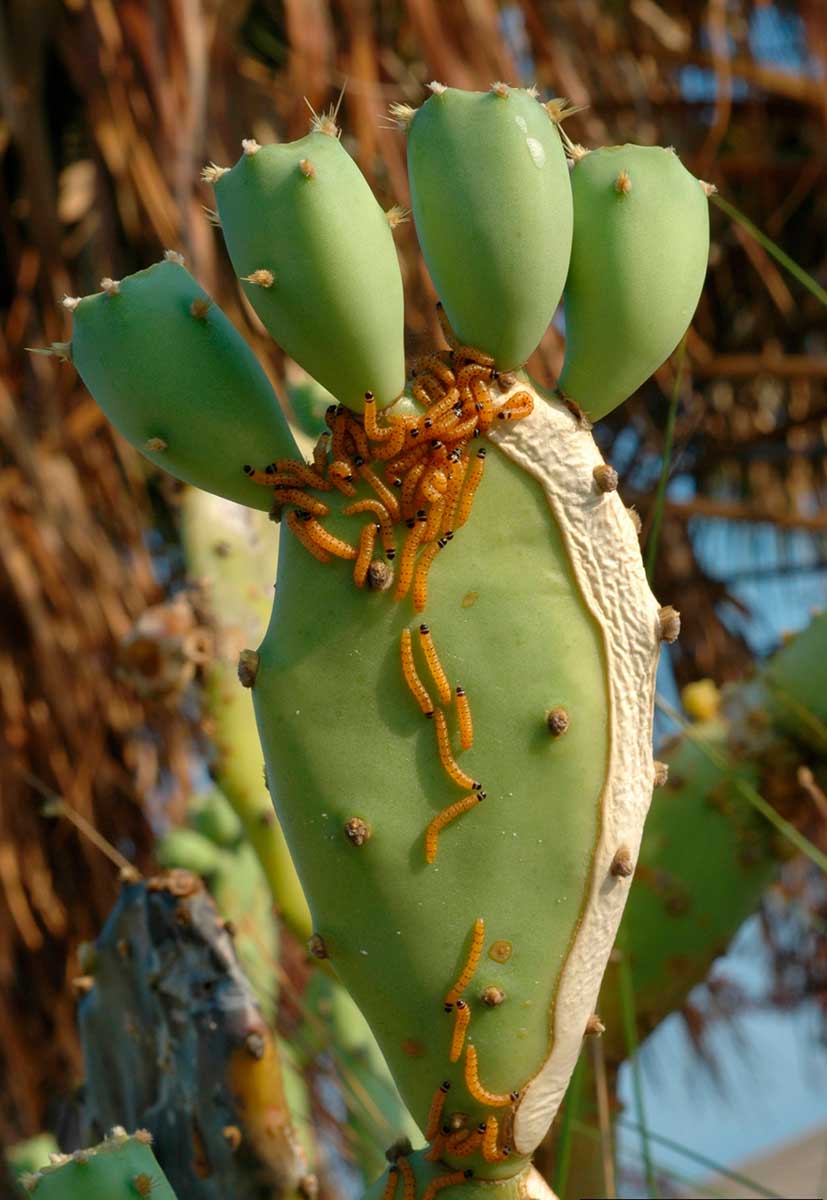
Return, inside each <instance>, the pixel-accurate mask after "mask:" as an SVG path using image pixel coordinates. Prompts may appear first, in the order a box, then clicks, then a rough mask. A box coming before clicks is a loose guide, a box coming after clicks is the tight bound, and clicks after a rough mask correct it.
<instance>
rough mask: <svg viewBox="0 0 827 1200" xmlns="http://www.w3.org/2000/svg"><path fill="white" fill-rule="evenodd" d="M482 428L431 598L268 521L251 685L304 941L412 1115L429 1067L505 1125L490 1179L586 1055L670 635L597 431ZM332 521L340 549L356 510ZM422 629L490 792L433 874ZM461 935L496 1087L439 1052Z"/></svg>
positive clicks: (552, 425) (462, 1102) (470, 1115)
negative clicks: (374, 1042)
mask: <svg viewBox="0 0 827 1200" xmlns="http://www.w3.org/2000/svg"><path fill="white" fill-rule="evenodd" d="M518 386H519V387H522V385H518ZM493 440H494V439H492V441H493ZM495 440H496V447H495V446H494V445H492V448H491V449H490V450H489V452H488V458H487V459H486V462H487V463H488V465H487V466H486V468H485V479H484V482H483V484H482V486H481V487H480V488H479V491H478V493H477V499H476V501H475V504H474V508H473V512H472V514H471V517H470V519H469V520H468V522H467V524H466V525H464V527H463V528H462V529H461V530H459V531H458V532H457V534H456V536H455V538H454V539H453V540H452V541H451V542H450V544H449V547H448V548H447V549H446V550H445V552H444V553H443V554H441V555H440V556H439V557H438V558H437V559H436V560H435V562H434V565H433V568H432V571H431V584H430V587H429V591H428V598H427V603H426V605H425V608H424V610H423V611H422V613H421V615H415V614H414V612H413V610H412V606H411V602H410V599H409V598H408V599H405V600H404V601H402V602H400V603H396V602H395V600H394V593H393V591H374V592H370V591H359V590H358V589H356V588H354V586H353V579H352V568H351V566H350V565H349V564H348V563H345V562H342V561H341V560H338V561H336V562H334V563H329V564H321V563H318V562H317V561H316V560H315V559H314V558H311V557H310V556H309V555H308V554H307V552H306V550H305V549H304V548H303V546H301V545H300V544H299V542H298V541H297V539H296V538H295V537H294V536H292V534H291V535H287V534H286V533H285V535H284V536H282V539H281V549H280V563H279V576H278V587H277V589H276V601H275V608H274V612H273V617H272V620H271V623H270V627H269V629H268V632H267V635H266V637H265V639H264V642H263V644H262V645H261V647H260V650H259V660H258V670H257V674H256V678H255V682H254V686H253V700H254V704H255V709H256V716H257V720H258V726H259V731H260V735H261V738H262V743H263V745H264V748H265V753H266V759H267V769H268V776H269V778H270V781H271V787H272V791H273V796H274V800H275V802H276V805H277V808H278V812H279V815H280V817H281V820H282V824H283V826H284V828H285V832H286V835H287V838H288V842H289V843H290V845H291V849H292V850H293V853H294V857H295V860H296V864H297V867H298V870H299V874H300V877H301V879H302V882H303V884H304V887H305V892H306V894H307V896H308V899H309V902H310V905H311V911H312V913H313V917H314V929H315V930H316V935H315V936H314V938H313V940H312V943H311V949H312V951H313V952H314V953H315V954H316V955H317V956H319V957H325V956H327V957H329V958H330V961H331V965H332V966H333V967H334V969H335V970H336V971H337V972H338V974H339V975H340V977H341V979H342V980H343V981H344V982H345V984H346V985H347V987H348V989H349V990H350V991H351V993H352V994H353V996H354V998H355V999H356V1001H357V1003H358V1004H359V1006H360V1007H361V1008H362V1010H363V1012H364V1014H365V1016H366V1017H367V1019H368V1022H369V1023H370V1025H371V1027H372V1029H373V1031H374V1033H375V1035H376V1037H377V1039H378V1042H379V1045H380V1048H381V1050H382V1052H383V1054H384V1056H385V1058H386V1059H387V1062H388V1064H389V1066H390V1068H391V1071H392V1073H393V1075H394V1078H395V1080H396V1083H397V1085H398V1087H399V1090H400V1092H401V1094H402V1096H403V1098H404V1099H405V1101H406V1103H407V1104H408V1106H409V1107H410V1109H411V1112H412V1114H413V1116H414V1118H415V1120H416V1121H417V1123H418V1124H419V1125H420V1127H422V1128H427V1127H428V1125H429V1113H430V1111H431V1105H432V1103H433V1101H434V1099H435V1098H438V1092H439V1090H440V1084H441V1083H442V1082H443V1081H448V1082H450V1084H451V1091H450V1095H449V1099H448V1101H446V1104H447V1107H446V1110H445V1111H446V1113H459V1112H461V1113H464V1114H465V1115H466V1117H467V1119H468V1120H469V1122H470V1123H471V1127H472V1128H473V1127H475V1126H476V1125H477V1124H478V1123H479V1122H480V1121H484V1120H485V1119H486V1118H487V1117H488V1116H492V1115H496V1116H498V1120H499V1121H500V1122H501V1123H503V1122H504V1124H507V1125H508V1126H509V1128H510V1130H511V1132H510V1133H509V1134H508V1136H509V1137H510V1138H511V1145H512V1154H511V1156H510V1158H509V1159H508V1160H507V1161H504V1162H486V1161H484V1160H483V1158H482V1156H481V1155H479V1154H477V1155H475V1156H474V1157H472V1158H471V1159H470V1161H469V1160H466V1161H465V1166H471V1167H473V1169H474V1170H475V1171H476V1172H477V1174H478V1176H479V1177H480V1178H485V1179H492V1178H498V1177H509V1176H512V1175H514V1173H515V1172H516V1171H518V1170H519V1169H520V1167H521V1165H524V1164H525V1161H526V1157H527V1156H528V1155H529V1154H530V1152H531V1151H532V1149H533V1148H534V1146H535V1145H536V1144H537V1142H539V1140H540V1138H541V1137H542V1135H543V1133H544V1132H545V1130H546V1127H547V1125H548V1124H549V1122H550V1121H551V1119H552V1117H553V1114H554V1111H555V1109H556V1107H557V1105H558V1104H559V1101H560V1099H561V1097H562V1094H563V1091H564V1090H565V1086H566V1083H567V1081H568V1076H569V1074H570V1071H571V1069H572V1067H573V1065H574V1062H575V1060H576V1058H577V1055H578V1053H579V1050H580V1045H581V1039H582V1034H583V1031H584V1030H585V1027H586V1022H587V1020H588V1017H589V1015H590V1012H591V1009H590V1006H591V1005H593V1003H594V1001H595V999H596V995H597V989H598V985H599V980H600V975H601V973H602V970H603V967H604V964H605V960H606V957H607V956H608V954H609V951H610V949H611V941H612V937H613V932H614V929H615V928H616V924H617V922H618V921H619V918H620V913H621V911H622V907H623V903H624V901H625V895H626V891H627V884H626V882H625V881H624V880H623V879H621V878H618V877H615V876H613V875H612V873H611V865H612V862H613V860H614V857H615V854H616V852H617V850H618V847H619V846H620V845H621V844H624V845H626V846H627V847H628V848H629V851H630V853H631V854H632V855H634V854H635V853H636V850H637V846H638V842H639V837H640V827H641V824H642V820H643V816H644V814H645V811H646V808H647V806H648V803H649V799H650V796H651V788H652V781H653V770H654V768H653V762H652V756H651V725H650V722H651V711H652V689H653V682H654V669H655V663H656V659H657V652H658V643H659V637H660V634H661V626H660V616H659V610H658V607H657V604H656V602H655V600H654V598H653V597H652V596H651V594H650V592H649V590H648V587H647V585H646V582H645V577H644V573H643V569H642V566H641V563H640V554H639V550H638V546H637V538H636V533H635V529H634V526H633V524H632V522H631V520H630V518H629V516H628V514H627V512H626V510H625V508H624V507H623V505H622V502H621V501H620V500H619V498H618V496H617V494H616V493H611V494H605V493H602V492H600V490H599V489H598V488H597V486H596V483H595V479H594V469H595V467H596V466H598V465H599V464H600V456H599V454H598V452H597V450H596V448H595V446H594V443H593V441H592V439H591V437H590V436H589V434H588V431H587V430H586V429H584V428H583V427H582V426H581V424H580V423H579V422H578V420H577V419H576V418H575V417H574V416H573V415H572V413H571V412H569V410H568V409H567V408H566V407H565V406H564V405H563V404H561V403H558V402H551V403H548V404H547V403H545V402H543V401H541V400H540V399H539V397H535V401H534V411H533V413H532V415H531V416H530V417H527V418H525V419H523V420H521V421H519V422H517V423H515V424H514V426H513V427H512V428H511V429H510V430H505V431H504V432H502V433H500V432H499V430H498V431H497V434H496V437H495ZM328 497H329V498H330V503H331V505H336V504H337V498H336V497H335V496H332V497H330V494H328ZM325 524H326V526H327V528H328V529H329V530H331V531H332V532H333V533H334V534H338V535H339V536H340V537H343V538H348V539H350V540H354V538H355V532H354V523H353V520H352V518H349V517H343V516H341V515H339V514H336V513H331V515H330V517H329V518H327V519H326V522H325ZM356 528H357V529H358V526H356ZM603 547H605V549H602V548H603ZM610 547H611V549H610ZM604 555H605V556H610V557H611V561H612V563H613V567H612V574H611V578H608V577H606V578H604V577H603V576H602V574H601V569H600V567H599V565H598V564H599V563H600V562H601V561H602V560H603V557H604ZM618 597H622V601H621V600H619V599H618ZM420 621H427V622H428V625H429V628H430V631H431V636H432V637H433V639H434V644H435V646H436V647H437V651H438V654H439V657H440V658H441V661H442V664H443V666H444V667H445V670H446V671H447V673H448V680H449V685H450V687H449V695H448V697H446V698H445V699H444V701H443V703H444V706H445V712H446V714H447V715H446V721H447V722H449V725H448V728H449V731H451V733H452V734H453V730H454V729H455V722H456V717H455V715H454V706H453V704H452V703H451V702H450V700H451V695H452V693H453V688H454V687H455V685H456V684H457V683H460V682H461V683H462V685H463V686H464V688H465V690H466V693H467V696H468V698H469V700H470V705H471V709H472V713H473V724H474V729H475V731H476V732H475V740H474V745H473V748H472V749H470V750H469V751H468V752H467V755H461V756H460V762H461V765H462V768H463V770H465V771H467V772H470V773H472V774H471V775H469V783H468V784H466V786H465V789H464V791H465V793H472V788H471V787H470V783H471V781H472V780H473V781H481V783H482V786H483V788H484V789H485V790H486V791H487V797H486V798H485V800H484V802H483V803H482V804H478V805H476V806H474V807H473V810H472V811H469V812H467V813H466V815H464V816H463V817H462V819H461V821H459V820H458V821H457V822H456V823H455V824H452V825H451V826H450V827H448V828H446V829H445V831H444V832H443V833H442V835H441V836H440V839H439V846H438V853H437V856H436V859H435V861H433V863H431V864H430V865H429V864H428V863H427V862H426V855H425V844H424V843H425V839H424V834H425V830H426V827H427V826H428V825H429V823H430V822H431V821H432V819H433V818H434V817H435V816H436V814H437V812H439V811H440V810H441V809H445V808H446V807H447V806H448V805H450V804H451V803H452V802H454V801H456V800H457V799H459V798H460V797H462V796H463V794H464V792H463V791H462V790H458V787H457V786H456V784H455V783H453V782H452V781H451V780H450V779H449V778H448V777H447V775H446V772H445V770H444V769H443V767H442V765H441V763H440V756H439V754H438V750H437V741H436V737H435V725H436V724H437V723H438V720H431V721H429V720H426V719H425V718H424V717H423V715H422V712H420V710H419V708H418V706H417V703H416V702H415V700H414V697H413V695H412V694H411V692H410V691H409V689H408V687H407V686H406V684H405V679H404V677H403V670H402V665H401V659H400V636H401V633H402V630H403V629H405V628H410V627H411V626H414V628H415V627H416V625H418V624H419V623H420ZM414 637H415V641H416V642H418V636H417V635H416V634H415V635H414ZM419 653H420V652H419V647H418V645H417V646H416V654H417V660H418V662H419V670H420V671H421V672H422V674H423V676H424V677H425V678H426V679H427V680H428V686H429V688H430V689H431V694H432V695H436V690H435V684H434V683H433V682H432V681H431V680H430V679H429V678H428V675H427V668H426V667H425V665H424V660H423V659H422V658H420V657H419ZM564 710H565V711H564ZM453 736H455V735H453ZM466 758H467V764H466ZM356 833H358V834H359V836H358V837H357V836H354V835H355V834H356ZM480 918H481V919H482V921H483V922H484V928H483V929H482V931H481V932H482V936H481V938H480V936H479V933H480V925H479V923H478V919H480ZM472 947H475V948H477V949H479V950H480V955H481V957H480V959H479V963H478V965H477V968H476V970H475V971H474V973H473V978H472V979H471V980H470V981H469V982H468V985H467V988H466V990H465V993H464V995H465V1002H466V1003H467V1005H468V1006H470V1009H471V1014H472V1015H471V1022H470V1027H469V1029H468V1038H469V1039H470V1043H472V1044H473V1047H474V1051H476V1053H477V1056H478V1063H477V1067H478V1072H479V1077H480V1080H481V1081H482V1087H483V1088H484V1089H487V1091H488V1092H489V1093H492V1094H495V1099H494V1101H493V1102H492V1101H490V1100H489V1099H488V1097H487V1096H486V1094H485V1092H484V1091H483V1090H482V1089H481V1088H480V1087H478V1086H477V1085H476V1082H474V1081H473V1067H472V1065H471V1064H472V1054H473V1052H472V1054H469V1053H468V1050H467V1048H463V1052H462V1054H461V1055H458V1056H457V1058H456V1060H455V1061H453V1062H452V1061H451V1060H450V1057H449V1051H450V1048H451V1043H452V1038H453V1031H454V1022H455V1016H454V1015H453V1012H452V1013H446V1012H445V1011H444V1002H445V997H446V994H447V993H448V991H449V989H450V987H451V985H452V983H454V982H455V981H456V980H457V977H458V975H460V972H461V970H462V968H463V964H464V963H465V962H466V960H468V958H469V954H473V951H472ZM498 997H499V998H501V999H502V1000H503V1002H502V1003H500V1002H499V999H498ZM466 1071H468V1072H469V1075H468V1077H467V1078H466ZM511 1092H516V1093H518V1095H517V1097H516V1098H515V1099H514V1100H511V1099H510V1098H509V1093H511ZM492 1103H493V1107H492ZM503 1108H504V1111H502V1109H503ZM504 1124H503V1125H501V1127H503V1128H504ZM432 1132H433V1131H432V1130H431V1131H430V1132H429V1134H428V1136H429V1137H430V1136H432ZM446 1161H448V1162H449V1163H450V1162H451V1158H450V1156H448V1158H447V1159H446ZM464 1196H467V1200H471V1194H470V1193H464Z"/></svg>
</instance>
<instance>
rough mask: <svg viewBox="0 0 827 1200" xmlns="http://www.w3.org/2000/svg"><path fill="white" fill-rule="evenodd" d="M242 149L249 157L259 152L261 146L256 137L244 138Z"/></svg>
mask: <svg viewBox="0 0 827 1200" xmlns="http://www.w3.org/2000/svg"><path fill="white" fill-rule="evenodd" d="M241 149H242V150H243V151H244V153H245V154H246V155H247V157H248V158H251V157H252V156H253V155H254V154H258V152H259V150H260V149H261V146H259V144H258V142H257V141H256V139H255V138H242V140H241Z"/></svg>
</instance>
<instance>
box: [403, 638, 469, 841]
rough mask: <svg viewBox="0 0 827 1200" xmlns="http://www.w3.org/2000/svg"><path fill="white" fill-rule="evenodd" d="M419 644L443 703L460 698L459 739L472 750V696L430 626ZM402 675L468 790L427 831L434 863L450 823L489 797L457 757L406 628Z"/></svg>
mask: <svg viewBox="0 0 827 1200" xmlns="http://www.w3.org/2000/svg"><path fill="white" fill-rule="evenodd" d="M419 646H420V649H421V650H422V654H423V655H424V658H425V662H426V663H427V665H428V670H429V672H430V675H431V678H432V679H433V681H434V685H435V687H436V691H437V694H438V696H439V698H440V700H441V701H442V703H443V704H444V705H445V707H446V708H447V706H448V705H449V704H450V703H451V701H452V700H455V701H456V709H457V721H458V724H459V741H460V746H461V747H462V749H463V750H470V748H471V746H473V744H474V723H473V719H472V717H471V706H470V703H469V701H468V695H467V693H466V691H465V688H464V687H463V686H462V684H460V683H458V684H457V685H456V688H455V689H454V691H452V690H451V684H450V683H449V681H448V676H447V675H446V673H445V668H444V667H443V665H442V663H441V662H440V660H439V655H438V654H437V649H436V646H435V645H434V639H433V635H432V633H431V629H430V626H429V625H420V626H419ZM400 649H401V658H402V674H403V676H404V678H405V683H406V684H407V685H408V688H409V690H410V692H411V694H412V695H413V697H414V699H415V700H416V702H417V704H418V705H419V707H420V709H421V710H422V712H423V713H424V714H425V716H426V717H428V718H429V719H432V720H433V722H434V726H435V729H436V740H437V749H438V751H439V761H440V762H441V763H442V767H443V770H444V771H445V773H446V775H447V776H448V778H449V779H450V780H451V781H452V783H455V784H456V785H457V787H460V788H462V789H463V791H464V792H465V793H466V794H465V795H464V796H463V797H462V799H461V800H455V801H454V803H453V804H449V805H448V806H447V807H446V808H443V809H442V810H441V811H440V812H438V813H437V814H436V816H435V817H434V818H433V820H432V821H431V822H430V823H429V825H428V828H427V829H426V831H425V861H426V862H427V863H429V864H430V863H433V862H435V860H436V855H437V849H438V844H439V835H440V833H441V832H442V830H443V829H444V828H445V826H446V825H450V823H451V822H452V821H454V820H456V818H457V817H461V816H462V815H463V813H467V812H469V811H470V810H471V809H472V808H475V807H476V806H477V805H478V804H480V803H482V801H483V800H484V799H485V797H486V793H485V792H484V791H483V790H482V784H481V783H480V782H479V780H478V779H472V777H471V776H470V775H468V774H467V773H466V772H465V771H463V769H462V767H461V766H460V765H459V763H458V762H457V761H456V759H455V758H454V754H453V750H452V749H451V735H450V732H449V730H448V721H447V719H446V716H445V712H444V711H443V709H441V708H437V707H436V706H435V705H434V702H433V700H432V699H431V693H430V692H429V691H428V689H427V687H426V686H425V684H424V683H423V682H422V679H421V677H420V675H419V672H418V671H417V669H416V663H415V662H414V651H413V635H412V633H411V630H410V629H407V628H406V629H403V630H402V634H401V641H400Z"/></svg>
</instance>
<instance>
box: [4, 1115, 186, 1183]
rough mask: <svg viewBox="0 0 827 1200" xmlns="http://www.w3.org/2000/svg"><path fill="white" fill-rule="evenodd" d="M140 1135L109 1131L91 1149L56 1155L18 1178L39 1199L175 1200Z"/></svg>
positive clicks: (148, 1142)
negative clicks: (45, 1164)
mask: <svg viewBox="0 0 827 1200" xmlns="http://www.w3.org/2000/svg"><path fill="white" fill-rule="evenodd" d="M151 1144H152V1139H151V1138H150V1136H149V1134H148V1133H146V1132H145V1131H143V1130H141V1131H139V1132H138V1133H136V1134H135V1136H134V1137H128V1136H127V1135H126V1133H124V1132H123V1130H119V1129H113V1131H112V1133H111V1134H110V1136H109V1137H108V1138H107V1139H106V1141H105V1142H101V1144H100V1145H99V1146H95V1147H94V1148H93V1149H91V1150H79V1151H77V1152H76V1153H75V1154H65V1155H57V1156H55V1158H56V1159H57V1161H54V1162H53V1165H51V1166H48V1167H42V1168H41V1169H40V1170H39V1171H35V1172H34V1173H33V1174H31V1175H26V1176H24V1177H23V1178H22V1179H21V1183H22V1184H23V1187H24V1188H25V1189H26V1191H28V1192H29V1193H30V1194H32V1195H36V1196H37V1200H141V1197H149V1200H175V1192H173V1190H172V1188H171V1187H170V1184H169V1181H168V1180H167V1177H166V1175H164V1172H163V1171H162V1170H161V1168H160V1167H159V1166H158V1163H157V1161H156V1159H155V1155H154V1154H153V1153H152V1150H151V1149H150V1147H151Z"/></svg>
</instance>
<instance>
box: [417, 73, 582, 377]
mask: <svg viewBox="0 0 827 1200" xmlns="http://www.w3.org/2000/svg"><path fill="white" fill-rule="evenodd" d="M431 87H432V89H433V91H434V95H432V96H431V97H430V98H429V99H428V100H427V102H426V103H425V104H423V106H422V108H420V109H419V110H418V111H417V112H416V114H415V115H414V116H413V118H412V119H411V120H410V123H409V128H408V174H409V176H410V183H411V203H412V205H413V214H414V220H415V222H416V231H417V234H418V236H419V241H420V245H421V246H422V252H423V254H424V256H425V261H426V262H427V264H428V269H429V271H430V273H431V278H432V279H433V281H434V285H435V287H436V290H437V292H438V293H439V295H440V298H441V300H442V303H443V305H444V306H445V312H446V314H447V317H448V320H449V321H450V323H451V326H452V327H453V329H454V331H455V333H456V335H457V337H458V338H459V340H460V342H463V343H465V344H468V345H471V346H475V347H477V348H478V349H480V350H483V351H485V352H486V353H487V354H490V355H492V356H493V357H494V359H495V361H496V365H497V367H498V368H500V369H501V370H504V371H509V370H512V369H514V368H515V367H519V366H522V364H523V363H524V362H525V361H526V359H527V358H528V356H529V355H530V354H531V353H532V351H533V350H534V349H535V348H536V346H537V344H538V342H539V341H540V338H541V337H542V336H543V333H544V332H545V330H546V327H547V325H548V323H549V321H550V320H551V318H552V316H553V314H554V310H555V308H556V307H557V304H558V303H559V300H560V295H561V293H562V290H563V283H564V281H565V278H566V271H567V270H568V265H569V254H570V251H571V237H572V201H571V187H570V185H569V178H568V176H569V172H568V168H567V166H566V158H565V154H564V153H563V147H562V143H561V141H560V135H559V134H558V132H557V127H556V125H555V124H554V122H553V121H552V120H551V118H550V117H549V115H548V113H547V112H546V110H545V109H544V107H543V106H542V104H540V103H539V102H538V101H537V99H536V98H535V95H534V93H533V92H532V91H525V90H523V89H518V88H510V87H507V86H506V85H505V84H495V85H494V87H493V88H492V89H491V91H489V92H465V91H458V90H457V89H456V88H444V87H442V85H439V84H432V85H431Z"/></svg>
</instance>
